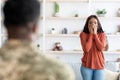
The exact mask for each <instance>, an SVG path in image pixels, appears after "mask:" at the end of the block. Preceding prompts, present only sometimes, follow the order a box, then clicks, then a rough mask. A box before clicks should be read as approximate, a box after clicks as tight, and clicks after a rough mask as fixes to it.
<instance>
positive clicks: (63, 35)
mask: <svg viewBox="0 0 120 80" xmlns="http://www.w3.org/2000/svg"><path fill="white" fill-rule="evenodd" d="M41 36H43V34H41ZM45 36H46V37H79V34H45ZM107 36H108V37H120V35H115V34H111V35H107Z"/></svg>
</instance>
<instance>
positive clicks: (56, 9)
mask: <svg viewBox="0 0 120 80" xmlns="http://www.w3.org/2000/svg"><path fill="white" fill-rule="evenodd" d="M58 12H59V4H58V3H57V2H55V13H58Z"/></svg>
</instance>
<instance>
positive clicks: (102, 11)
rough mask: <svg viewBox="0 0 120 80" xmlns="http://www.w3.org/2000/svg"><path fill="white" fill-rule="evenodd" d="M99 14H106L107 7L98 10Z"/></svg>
mask: <svg viewBox="0 0 120 80" xmlns="http://www.w3.org/2000/svg"><path fill="white" fill-rule="evenodd" d="M96 13H97V14H106V13H107V11H106V10H105V9H102V10H97V12H96Z"/></svg>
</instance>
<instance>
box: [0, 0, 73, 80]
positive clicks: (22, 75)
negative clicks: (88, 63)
mask: <svg viewBox="0 0 120 80" xmlns="http://www.w3.org/2000/svg"><path fill="white" fill-rule="evenodd" d="M3 13H4V25H5V27H6V29H7V32H8V40H7V41H6V42H5V44H4V45H3V47H2V48H1V50H0V80H75V76H74V73H73V71H72V69H71V68H70V67H69V66H67V65H65V64H64V63H62V62H59V61H58V60H57V59H54V58H52V57H50V56H48V55H46V54H43V53H41V52H39V51H38V50H37V49H35V47H34V46H33V43H32V41H33V40H34V38H35V35H36V33H37V30H38V20H39V15H40V2H39V1H38V0H6V2H5V5H4V7H3Z"/></svg>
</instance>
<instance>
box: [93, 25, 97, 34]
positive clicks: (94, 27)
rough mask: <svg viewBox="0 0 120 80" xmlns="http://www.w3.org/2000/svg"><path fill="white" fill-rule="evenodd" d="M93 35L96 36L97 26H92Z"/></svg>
mask: <svg viewBox="0 0 120 80" xmlns="http://www.w3.org/2000/svg"><path fill="white" fill-rule="evenodd" d="M93 34H97V26H93Z"/></svg>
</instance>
